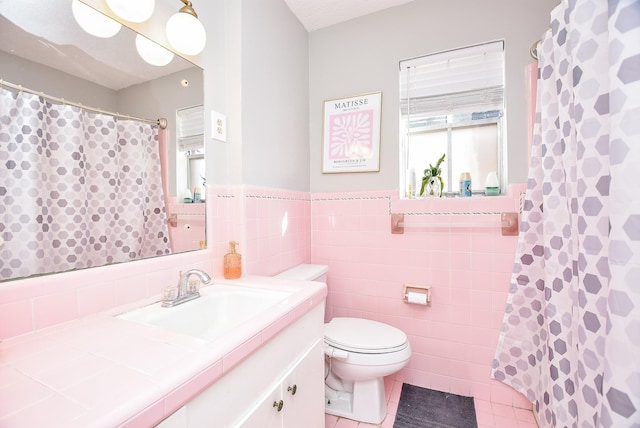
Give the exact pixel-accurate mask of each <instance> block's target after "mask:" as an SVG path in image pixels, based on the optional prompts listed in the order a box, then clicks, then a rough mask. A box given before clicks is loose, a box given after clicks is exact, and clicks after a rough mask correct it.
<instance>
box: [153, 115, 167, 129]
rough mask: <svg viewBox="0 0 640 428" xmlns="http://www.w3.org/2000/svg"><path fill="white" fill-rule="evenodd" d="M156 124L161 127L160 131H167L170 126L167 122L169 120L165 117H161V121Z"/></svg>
mask: <svg viewBox="0 0 640 428" xmlns="http://www.w3.org/2000/svg"><path fill="white" fill-rule="evenodd" d="M156 123H157V124H158V126H159V127H160V129H166V128H167V125H168V124H169V123H168V122H167V119H165V118H164V117H161V118H160V119H158V120H157V121H156Z"/></svg>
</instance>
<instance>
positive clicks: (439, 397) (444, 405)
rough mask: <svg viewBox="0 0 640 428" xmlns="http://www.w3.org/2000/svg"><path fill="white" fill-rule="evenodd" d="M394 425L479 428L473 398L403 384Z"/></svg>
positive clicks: (404, 427) (399, 426)
mask: <svg viewBox="0 0 640 428" xmlns="http://www.w3.org/2000/svg"><path fill="white" fill-rule="evenodd" d="M393 428H478V422H477V421H476V408H475V406H474V405H473V398H472V397H463V396H461V395H455V394H449V393H447V392H440V391H434V390H432V389H426V388H420V387H419V386H413V385H409V384H406V383H404V384H402V393H401V394H400V403H399V404H398V412H397V413H396V420H395V422H394V423H393Z"/></svg>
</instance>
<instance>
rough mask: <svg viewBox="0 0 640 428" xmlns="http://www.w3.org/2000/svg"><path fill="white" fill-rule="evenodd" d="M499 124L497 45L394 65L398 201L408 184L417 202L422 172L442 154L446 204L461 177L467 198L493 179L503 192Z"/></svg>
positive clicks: (500, 56)
mask: <svg viewBox="0 0 640 428" xmlns="http://www.w3.org/2000/svg"><path fill="white" fill-rule="evenodd" d="M504 117H505V109H504V42H502V41H498V42H491V43H485V44H482V45H476V46H470V47H465V48H461V49H456V50H452V51H446V52H439V53H436V54H432V55H426V56H423V57H419V58H413V59H409V60H404V61H401V62H400V118H401V120H400V142H401V143H400V184H401V186H400V189H401V190H400V196H401V197H407V196H409V194H408V192H409V184H411V188H412V193H413V195H412V196H417V195H419V193H420V186H421V184H422V176H423V171H424V170H425V169H426V168H428V167H429V164H433V165H434V166H435V164H436V162H437V161H438V159H440V157H441V156H442V154H446V156H445V162H444V163H443V164H442V165H441V169H442V174H441V177H442V178H443V180H444V192H445V194H446V195H447V196H454V195H456V194H458V193H459V177H460V174H462V173H464V172H469V173H471V177H472V188H473V191H474V193H483V192H484V185H485V179H486V178H487V175H488V174H489V173H490V172H492V171H496V172H497V174H498V179H499V181H500V183H501V186H500V187H501V188H504V184H505V183H504V173H503V172H504V171H503V160H502V159H503V156H504V152H503V139H504V130H503V128H504ZM412 171H413V174H412ZM412 176H415V183H412V182H411V181H412Z"/></svg>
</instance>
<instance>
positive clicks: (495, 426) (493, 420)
mask: <svg viewBox="0 0 640 428" xmlns="http://www.w3.org/2000/svg"><path fill="white" fill-rule="evenodd" d="M401 390H402V382H397V381H396V382H394V383H393V385H392V386H391V392H390V394H388V401H387V417H386V418H385V420H384V421H382V423H381V424H380V425H372V424H367V423H364V422H356V421H352V420H350V419H345V418H338V417H336V416H331V415H325V428H370V427H382V428H393V421H394V420H395V417H396V410H397V408H398V401H400V391H401ZM475 407H476V419H477V421H478V428H537V427H538V425H537V424H536V420H535V418H534V417H533V413H532V412H531V410H527V409H518V408H514V407H510V406H505V405H504V404H497V403H491V402H490V401H484V400H477V399H476V400H475Z"/></svg>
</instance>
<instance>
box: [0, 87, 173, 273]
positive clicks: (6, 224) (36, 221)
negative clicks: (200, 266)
mask: <svg viewBox="0 0 640 428" xmlns="http://www.w3.org/2000/svg"><path fill="white" fill-rule="evenodd" d="M157 140H158V126H157V125H155V124H149V123H145V122H142V121H138V120H131V119H119V118H115V117H113V116H111V115H107V114H98V113H93V112H90V111H88V110H85V109H81V108H78V107H74V106H69V105H63V104H52V103H50V102H49V101H47V100H45V99H44V98H42V97H40V96H38V95H34V94H31V93H27V92H23V91H20V92H12V91H10V90H7V89H2V88H0V175H1V176H2V180H1V182H0V238H2V240H3V241H4V242H3V243H2V244H1V245H0V280H6V279H11V278H21V277H28V276H31V275H36V274H43V273H50V272H61V271H66V270H72V269H79V268H86V267H92V266H102V265H104V264H110V263H118V262H123V261H128V260H132V259H139V258H144V257H149V256H155V255H161V254H169V253H170V246H169V238H168V237H169V234H168V231H167V224H166V214H165V205H164V194H163V188H162V181H161V171H160V161H159V156H158V141H157ZM0 242H2V241H0Z"/></svg>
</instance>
